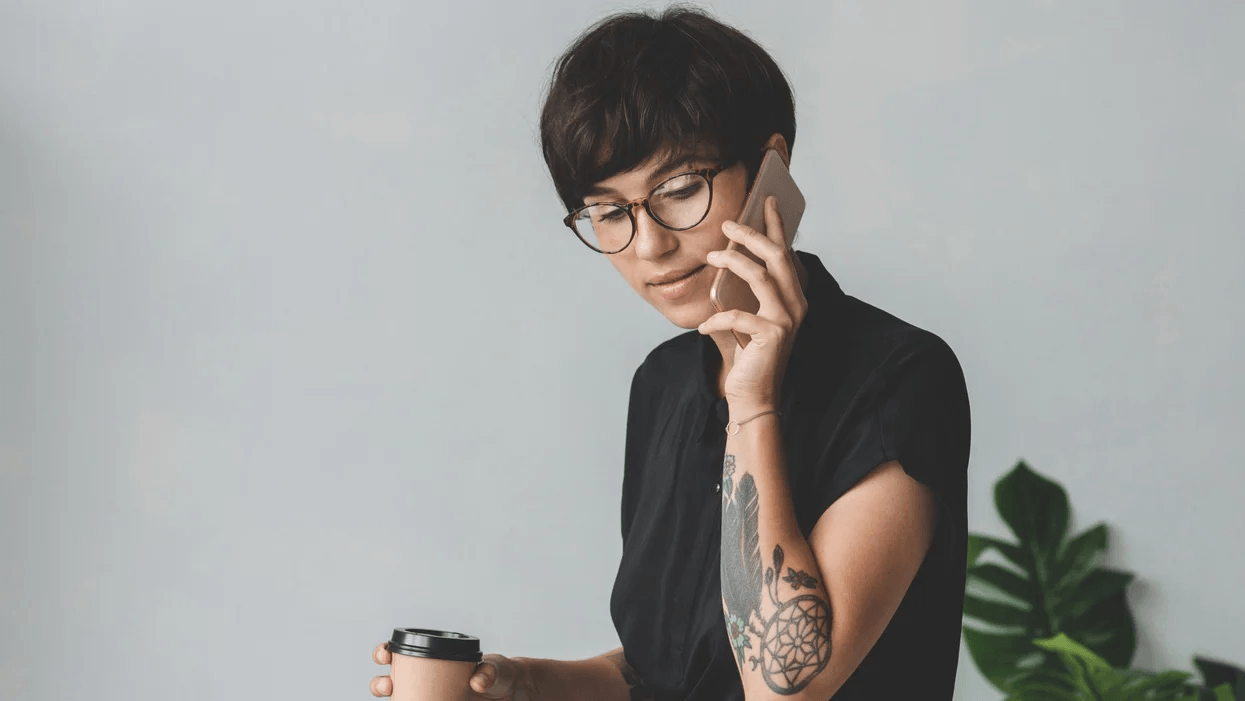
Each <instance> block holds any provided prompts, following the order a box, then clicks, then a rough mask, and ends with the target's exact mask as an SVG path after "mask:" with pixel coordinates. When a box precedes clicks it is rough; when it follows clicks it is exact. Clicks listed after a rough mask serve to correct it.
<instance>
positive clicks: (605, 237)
mask: <svg viewBox="0 0 1245 701" xmlns="http://www.w3.org/2000/svg"><path fill="white" fill-rule="evenodd" d="M648 206H649V210H650V211H651V213H652V215H653V217H654V218H656V219H657V220H658V221H659V222H660V223H661V224H664V225H665V226H667V227H669V228H671V229H687V228H690V227H692V226H695V225H696V224H697V223H699V222H700V220H702V219H704V218H705V215H706V214H708V212H709V180H708V179H707V178H705V177H704V176H703V175H699V174H696V173H687V174H684V175H677V176H675V177H674V178H671V179H670V180H667V181H665V182H664V183H662V184H661V185H659V186H657V189H655V190H653V192H652V193H651V194H650V195H649V200H648ZM573 223H574V225H575V233H577V234H578V235H579V236H580V237H581V238H582V239H584V241H585V242H586V243H588V245H590V246H593V247H595V248H597V249H598V250H600V251H601V252H603V253H616V252H618V251H620V250H622V249H623V248H625V247H626V246H627V243H628V242H629V241H631V235H632V228H633V225H632V219H631V217H629V216H627V210H626V208H625V207H620V206H619V205H616V204H609V203H599V204H594V205H591V206H589V207H585V208H584V209H582V210H580V211H579V214H578V215H577V216H576V217H575V218H574V220H573Z"/></svg>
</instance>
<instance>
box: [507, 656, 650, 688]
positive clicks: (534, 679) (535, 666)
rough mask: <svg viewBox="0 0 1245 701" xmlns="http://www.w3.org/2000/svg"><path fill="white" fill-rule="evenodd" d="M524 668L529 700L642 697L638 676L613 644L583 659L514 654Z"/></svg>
mask: <svg viewBox="0 0 1245 701" xmlns="http://www.w3.org/2000/svg"><path fill="white" fill-rule="evenodd" d="M516 661H517V662H521V663H522V664H523V666H524V667H525V668H526V672H527V675H528V681H529V683H530V685H531V686H530V688H531V689H532V692H533V693H534V694H535V696H534V698H533V699H532V701H646V700H647V699H650V698H651V697H650V696H648V695H647V694H646V693H645V692H644V691H643V689H642V688H641V687H640V681H639V678H638V677H637V676H636V674H635V671H634V670H632V669H631V666H630V665H628V664H627V658H626V657H625V656H624V655H623V649H622V648H621V647H620V648H616V649H614V650H610V651H609V652H607V653H604V654H602V655H597V656H596V657H590V658H588V659H586V660H574V661H567V660H544V659H536V658H530V657H523V658H517V659H516Z"/></svg>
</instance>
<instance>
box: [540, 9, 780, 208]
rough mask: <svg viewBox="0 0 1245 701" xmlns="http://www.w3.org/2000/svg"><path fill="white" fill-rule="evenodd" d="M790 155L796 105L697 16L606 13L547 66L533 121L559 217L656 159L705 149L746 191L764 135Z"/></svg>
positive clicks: (755, 61)
mask: <svg viewBox="0 0 1245 701" xmlns="http://www.w3.org/2000/svg"><path fill="white" fill-rule="evenodd" d="M775 132H777V133H780V134H782V135H783V137H785V138H786V140H787V148H788V149H792V148H794V145H795V102H794V99H793V98H792V93H791V87H790V86H789V85H788V83H787V80H786V78H785V77H784V76H783V73H782V71H781V70H780V69H779V68H778V64H777V63H775V62H774V59H773V58H771V57H770V55H769V54H768V53H766V52H765V49H763V48H761V46H760V45H759V44H757V42H755V41H754V40H752V39H751V38H749V37H748V36H746V35H744V34H743V33H742V32H740V31H739V30H737V29H734V28H732V27H728V26H726V25H724V24H722V23H721V22H719V21H717V20H716V19H714V18H712V17H710V16H709V15H707V14H706V13H705V12H704V11H703V10H701V9H699V8H696V7H690V6H684V5H672V6H670V7H667V8H666V9H665V10H664V11H662V12H661V13H660V14H658V15H650V14H647V13H642V12H623V13H617V14H614V15H610V16H608V17H606V18H604V19H602V20H600V21H598V22H597V23H596V24H594V25H592V26H591V27H589V28H588V29H587V30H586V31H584V33H583V34H581V35H580V36H579V37H578V38H577V39H576V40H575V41H574V42H573V43H572V44H571V46H570V48H569V49H567V50H566V52H565V53H564V54H562V56H561V57H560V58H559V59H558V60H557V61H556V63H555V64H554V69H553V75H552V77H551V79H550V82H549V88H548V93H547V94H546V97H545V103H544V107H543V109H542V110H541V115H540V141H541V149H542V151H543V152H544V157H545V164H546V165H547V166H548V167H549V174H550V175H551V176H552V177H553V183H554V187H555V188H556V189H557V192H558V197H559V198H561V199H562V202H563V203H564V204H565V205H566V208H567V211H570V210H573V209H575V208H576V207H580V206H582V205H583V198H584V195H585V194H586V193H587V191H588V188H589V187H591V185H592V184H593V183H596V182H599V181H601V180H604V179H606V178H609V177H612V176H614V175H615V174H617V173H621V172H625V171H629V170H632V169H634V168H635V167H636V166H638V165H640V164H641V163H643V162H644V161H646V160H647V159H649V158H651V157H652V156H653V155H655V154H657V153H659V152H666V151H674V152H677V153H680V154H681V153H690V152H695V151H696V150H697V149H700V148H708V149H712V151H713V152H715V154H716V156H717V159H718V160H719V162H720V163H721V164H722V165H723V166H724V167H730V166H731V165H734V164H735V163H738V162H740V161H743V162H744V165H745V167H746V169H747V183H748V186H749V187H751V184H752V179H753V178H754V177H755V176H756V172H757V169H758V168H760V163H761V158H762V157H763V156H764V155H765V154H763V153H762V152H761V148H762V146H764V144H765V142H766V140H767V139H769V137H770V135H771V134H773V133H775Z"/></svg>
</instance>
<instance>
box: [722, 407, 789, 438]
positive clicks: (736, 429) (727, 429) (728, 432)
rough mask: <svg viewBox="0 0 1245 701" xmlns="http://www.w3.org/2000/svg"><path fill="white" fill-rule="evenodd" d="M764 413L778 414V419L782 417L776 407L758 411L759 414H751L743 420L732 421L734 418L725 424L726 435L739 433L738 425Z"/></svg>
mask: <svg viewBox="0 0 1245 701" xmlns="http://www.w3.org/2000/svg"><path fill="white" fill-rule="evenodd" d="M766 414H778V418H780V419H781V418H782V412H780V411H778V410H777V409H770V410H769V411H763V412H761V413H759V414H753V415H752V416H749V417H748V418H746V419H744V420H743V421H734V420H732V421H729V422H727V424H726V435H728V436H733V435H735V434H737V433H739V427H740V426H743V425H744V424H746V423H748V422H749V421H751V420H753V419H755V418H756V417H758V416H765V415H766ZM731 424H735V430H734V431H732V430H731Z"/></svg>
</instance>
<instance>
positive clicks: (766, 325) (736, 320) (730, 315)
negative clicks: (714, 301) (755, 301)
mask: <svg viewBox="0 0 1245 701" xmlns="http://www.w3.org/2000/svg"><path fill="white" fill-rule="evenodd" d="M777 329H778V327H777V325H776V324H774V323H772V322H769V321H766V320H765V319H762V318H761V317H759V316H757V315H756V314H749V313H748V312H745V311H743V310H741V309H731V310H729V311H725V312H718V313H717V314H714V315H713V316H710V317H709V318H708V319H705V321H704V323H702V324H701V325H700V327H699V330H700V332H701V333H714V332H715V331H738V332H739V333H742V334H745V335H747V336H751V337H752V340H753V341H760V342H761V345H765V344H766V343H768V342H769V340H770V339H771V338H774V337H775V335H776V331H777Z"/></svg>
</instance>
